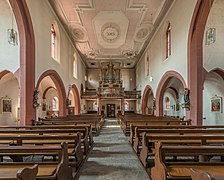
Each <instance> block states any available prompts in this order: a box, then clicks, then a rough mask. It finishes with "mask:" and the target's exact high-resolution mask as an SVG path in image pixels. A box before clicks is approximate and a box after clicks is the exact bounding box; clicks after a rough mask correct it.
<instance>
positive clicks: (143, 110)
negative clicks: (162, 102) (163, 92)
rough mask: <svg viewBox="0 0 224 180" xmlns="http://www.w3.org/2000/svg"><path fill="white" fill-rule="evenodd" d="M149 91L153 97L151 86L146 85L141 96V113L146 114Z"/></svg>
mask: <svg viewBox="0 0 224 180" xmlns="http://www.w3.org/2000/svg"><path fill="white" fill-rule="evenodd" d="M150 92H151V93H152V96H153V97H154V93H153V91H152V88H151V86H149V85H147V86H146V87H145V90H144V93H143V96H142V114H143V115H145V114H146V107H147V101H148V98H149V94H150Z"/></svg>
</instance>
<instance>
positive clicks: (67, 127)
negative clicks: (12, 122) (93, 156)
mask: <svg viewBox="0 0 224 180" xmlns="http://www.w3.org/2000/svg"><path fill="white" fill-rule="evenodd" d="M2 129H3V130H38V129H39V130H42V129H43V130H73V129H75V130H76V131H77V132H78V131H83V129H84V130H85V131H87V133H88V134H87V135H88V141H89V145H90V146H92V145H93V142H94V141H93V133H92V126H91V125H87V124H86V125H85V126H82V125H41V126H0V131H1V130H2ZM86 129H87V130H86ZM85 136H86V135H85Z"/></svg>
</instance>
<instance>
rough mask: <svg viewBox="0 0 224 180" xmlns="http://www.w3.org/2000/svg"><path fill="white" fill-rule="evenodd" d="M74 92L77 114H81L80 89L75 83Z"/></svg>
mask: <svg viewBox="0 0 224 180" xmlns="http://www.w3.org/2000/svg"><path fill="white" fill-rule="evenodd" d="M72 92H73V94H74V98H75V99H74V100H75V115H79V114H80V109H81V105H80V96H79V91H78V88H77V86H76V85H75V84H73V85H72Z"/></svg>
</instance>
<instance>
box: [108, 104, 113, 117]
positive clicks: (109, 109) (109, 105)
mask: <svg viewBox="0 0 224 180" xmlns="http://www.w3.org/2000/svg"><path fill="white" fill-rule="evenodd" d="M107 117H115V104H107Z"/></svg>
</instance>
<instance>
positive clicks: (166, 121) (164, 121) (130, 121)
mask: <svg viewBox="0 0 224 180" xmlns="http://www.w3.org/2000/svg"><path fill="white" fill-rule="evenodd" d="M120 119H121V120H120V124H121V128H122V129H123V131H124V133H125V134H126V135H129V134H130V131H131V130H130V126H131V125H132V126H143V125H144V126H146V125H151V126H152V125H157V126H159V125H190V124H191V120H181V119H178V118H171V117H155V116H146V115H137V116H136V115H132V116H123V117H121V118H120Z"/></svg>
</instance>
